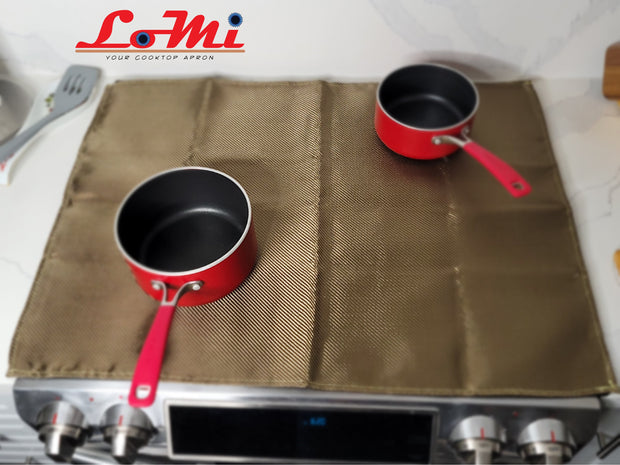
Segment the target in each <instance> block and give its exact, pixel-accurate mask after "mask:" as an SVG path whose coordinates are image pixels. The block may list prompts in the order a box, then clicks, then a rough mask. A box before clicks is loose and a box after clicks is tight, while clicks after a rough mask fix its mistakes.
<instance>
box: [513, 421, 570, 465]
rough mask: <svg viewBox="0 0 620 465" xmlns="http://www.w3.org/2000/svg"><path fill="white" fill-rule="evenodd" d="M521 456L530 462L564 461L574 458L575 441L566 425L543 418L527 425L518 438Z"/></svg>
mask: <svg viewBox="0 0 620 465" xmlns="http://www.w3.org/2000/svg"><path fill="white" fill-rule="evenodd" d="M517 444H518V446H519V452H520V453H521V456H522V457H523V458H524V459H525V460H527V461H528V462H530V463H563V462H565V461H568V460H570V459H571V458H572V456H573V452H574V450H575V441H574V439H573V438H572V436H571V434H570V432H569V431H568V429H566V425H565V424H564V423H562V422H561V421H560V420H556V419H554V418H542V419H540V420H536V421H535V422H533V423H530V424H529V425H527V426H526V427H525V429H524V430H523V431H521V434H519V437H518V438H517Z"/></svg>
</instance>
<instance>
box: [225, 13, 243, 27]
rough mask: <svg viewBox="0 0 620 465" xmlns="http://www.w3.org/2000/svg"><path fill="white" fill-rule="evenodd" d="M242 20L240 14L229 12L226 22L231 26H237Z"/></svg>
mask: <svg viewBox="0 0 620 465" xmlns="http://www.w3.org/2000/svg"><path fill="white" fill-rule="evenodd" d="M242 22H243V16H241V15H240V14H239V13H231V14H230V16H229V17H228V24H230V25H231V27H239V26H241V23H242Z"/></svg>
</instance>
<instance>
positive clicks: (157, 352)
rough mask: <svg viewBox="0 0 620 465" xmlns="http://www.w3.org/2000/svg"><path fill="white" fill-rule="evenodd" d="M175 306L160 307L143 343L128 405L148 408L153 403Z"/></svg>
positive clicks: (163, 305)
mask: <svg viewBox="0 0 620 465" xmlns="http://www.w3.org/2000/svg"><path fill="white" fill-rule="evenodd" d="M175 310H176V305H165V304H162V305H160V307H159V309H158V310H157V315H155V320H153V324H152V325H151V329H150V330H149V334H148V336H147V337H146V340H145V341H144V345H143V346H142V350H141V351H140V356H139V357H138V362H137V364H136V369H135V371H134V373H133V379H132V381H131V389H130V391H129V405H131V406H132V407H148V406H149V405H152V404H153V402H154V401H155V395H156V394H157V385H158V384H159V374H160V373H161V366H162V363H163V361H164V352H165V351H166V342H167V340H168V333H169V331H170V325H171V323H172V317H173V316H174V311H175Z"/></svg>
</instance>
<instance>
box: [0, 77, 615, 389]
mask: <svg viewBox="0 0 620 465" xmlns="http://www.w3.org/2000/svg"><path fill="white" fill-rule="evenodd" d="M375 90H376V85H375V84H340V83H328V82H322V81H312V82H275V83H273V82H271V83H264V82H263V83H256V82H236V81H228V80H221V79H188V80H164V81H161V80H149V81H126V82H118V83H116V84H114V85H112V86H110V87H108V88H107V89H106V92H105V94H104V96H103V99H102V101H101V104H100V107H99V110H98V112H97V114H96V116H95V118H94V120H93V122H92V125H91V127H90V129H89V131H88V133H87V135H86V137H85V139H84V142H83V145H82V147H81V150H80V153H79V155H78V159H77V162H76V164H75V167H74V170H73V173H72V175H71V178H70V181H69V184H68V186H67V190H66V195H65V200H64V202H63V206H62V208H61V210H60V213H59V215H58V219H57V222H56V225H55V227H54V229H53V232H52V234H51V237H50V239H49V242H48V245H47V249H46V251H45V254H44V258H43V261H42V263H41V266H40V269H39V272H38V275H37V278H36V281H35V283H34V285H33V288H32V292H31V295H30V299H29V301H28V303H27V306H26V308H25V310H24V312H23V315H22V318H21V320H20V323H19V325H18V328H17V331H16V333H15V336H14V339H13V344H12V349H11V355H10V367H9V373H8V374H9V376H20V377H87V378H111V379H129V378H130V377H131V375H132V372H133V368H134V366H135V362H136V359H137V356H138V353H139V351H140V348H141V344H142V342H143V341H144V338H145V335H146V333H147V331H148V329H149V327H150V324H151V321H152V319H153V317H154V314H155V310H156V302H154V301H153V300H151V299H150V298H149V297H147V296H146V295H144V294H143V293H142V291H141V290H140V288H139V287H138V286H137V285H136V284H135V283H134V282H133V278H132V276H131V273H130V272H129V269H128V267H127V266H126V265H125V264H124V262H123V260H122V258H121V255H120V253H119V252H118V251H117V250H116V246H115V244H114V239H113V221H114V215H115V213H116V209H117V208H118V206H119V203H120V202H121V200H122V199H123V197H124V196H125V195H126V194H127V192H129V190H130V189H131V188H132V187H133V186H134V185H135V184H137V183H139V182H140V181H142V180H143V179H144V178H146V177H148V176H150V175H152V174H154V173H156V172H159V171H162V170H165V169H169V168H173V167H176V166H182V165H199V166H208V167H212V168H216V169H219V170H222V171H224V172H226V173H228V174H230V175H232V176H233V177H235V178H236V179H237V180H239V182H240V183H241V184H242V185H243V186H244V187H245V189H246V190H247V191H248V194H249V196H250V199H251V202H252V206H253V210H254V215H255V227H256V232H257V238H258V243H259V257H258V263H257V266H256V268H255V269H254V271H253V272H252V274H251V275H250V277H249V278H248V279H247V280H246V281H245V282H244V283H243V284H242V285H241V287H239V288H238V289H237V290H235V291H234V292H233V293H231V294H230V295H228V296H226V297H225V298H223V299H221V300H219V301H217V302H214V303H212V304H209V305H204V306H200V307H181V308H179V309H178V310H177V313H176V315H175V320H174V323H173V327H172V331H171V334H170V338H169V343H168V348H167V352H166V358H165V363H164V367H163V371H162V378H163V379H166V380H175V381H187V382H201V383H235V384H247V385H263V386H300V387H312V388H318V389H337V390H353V391H367V392H386V393H409V394H429V395H431V394H432V395H537V396H573V395H585V394H592V393H605V392H610V391H614V390H616V389H617V388H616V382H615V379H614V376H613V373H612V370H611V367H610V364H609V361H608V356H607V353H606V349H605V347H604V344H603V340H602V336H601V331H600V327H599V323H598V320H597V316H596V309H595V307H594V304H593V299H592V295H591V291H590V287H589V283H588V279H587V274H586V270H585V267H584V264H583V261H582V258H581V254H580V251H579V247H578V241H577V236H576V232H575V228H574V223H573V220H572V214H571V211H570V207H569V205H568V202H567V200H566V197H565V195H564V191H563V188H562V185H561V181H560V177H559V174H558V170H557V167H556V164H555V160H554V157H553V153H552V150H551V147H550V144H549V140H548V136H547V133H546V128H545V124H544V120H543V117H542V113H541V110H540V106H539V103H538V101H537V98H536V95H535V93H534V91H533V89H532V86H531V84H530V83H528V82H515V83H506V84H484V85H480V94H481V107H480V110H479V114H478V117H477V120H476V124H475V128H474V131H473V134H472V135H473V138H474V139H476V140H477V141H478V142H480V143H482V144H483V145H485V146H487V147H488V148H489V149H491V150H494V151H495V152H497V153H498V154H500V156H501V157H502V158H504V159H505V160H506V161H508V162H509V163H511V164H512V165H513V166H514V167H515V168H517V169H518V170H519V171H520V172H521V173H522V174H523V175H524V176H525V178H526V179H528V181H529V182H530V183H531V184H532V187H533V192H532V194H531V195H530V196H528V197H525V198H522V199H513V198H512V197H510V196H509V195H508V194H506V193H505V192H504V191H503V189H502V188H501V187H500V186H499V184H497V182H496V181H494V180H493V179H492V178H491V177H490V175H488V174H487V173H486V172H485V171H484V170H483V169H482V168H481V167H480V166H479V165H478V164H477V163H476V162H475V161H474V160H472V159H471V158H470V157H468V156H467V155H466V154H464V153H461V152H458V153H456V154H454V155H451V156H450V157H448V158H446V159H441V160H435V161H424V162H422V161H416V160H410V159H406V158H403V157H400V156H398V155H395V154H393V153H391V152H390V151H389V150H387V149H386V148H385V147H384V146H383V145H382V144H381V143H380V141H379V140H378V138H377V137H376V135H375V133H374V130H373V126H372V124H373V123H372V121H373V108H374V98H375Z"/></svg>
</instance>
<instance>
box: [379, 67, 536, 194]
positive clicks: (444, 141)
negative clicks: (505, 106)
mask: <svg viewBox="0 0 620 465" xmlns="http://www.w3.org/2000/svg"><path fill="white" fill-rule="evenodd" d="M478 103H479V97H478V91H477V89H476V86H475V85H474V83H473V82H472V81H471V80H470V79H469V78H468V77H466V76H465V75H463V74H462V73H460V72H459V71H457V70H455V69H452V68H449V67H447V66H443V65H436V64H429V63H425V64H418V65H412V66H407V67H404V68H401V69H398V70H396V71H394V72H392V73H391V74H389V75H388V76H387V77H386V78H385V79H384V80H383V81H382V82H381V83H380V85H379V87H378V89H377V103H376V108H375V129H376V131H377V135H378V136H379V138H380V139H381V141H382V142H383V143H384V144H385V145H386V146H387V147H388V148H390V149H391V150H393V151H394V152H396V153H398V154H400V155H404V156H405V157H409V158H417V159H424V160H428V159H433V158H440V157H444V156H446V155H449V154H450V153H452V152H455V151H456V150H458V148H459V147H460V148H462V149H463V150H465V151H466V152H467V153H469V154H470V155H471V156H472V157H473V158H475V159H476V160H478V161H479V162H480V163H481V164H482V165H483V166H484V167H485V168H486V169H487V170H488V171H489V172H490V173H491V174H492V175H493V176H494V177H495V178H496V179H497V180H498V181H499V182H500V183H501V184H502V185H503V186H504V188H505V189H506V190H507V191H508V192H509V193H510V194H512V195H513V196H514V197H523V196H524V195H527V194H528V193H529V192H530V191H531V187H530V185H529V184H528V183H527V181H525V179H523V177H521V175H520V174H519V173H517V172H516V171H515V170H514V169H513V168H512V167H511V166H509V165H508V164H507V163H506V162H505V161H503V160H501V159H499V158H498V157H497V156H495V155H494V154H492V153H491V152H489V151H488V150H486V149H485V148H483V147H481V146H480V145H478V144H477V143H475V142H473V141H472V140H471V139H469V138H468V137H467V135H468V133H469V131H470V128H471V125H472V123H473V120H474V117H475V115H476V111H477V110H478Z"/></svg>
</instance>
